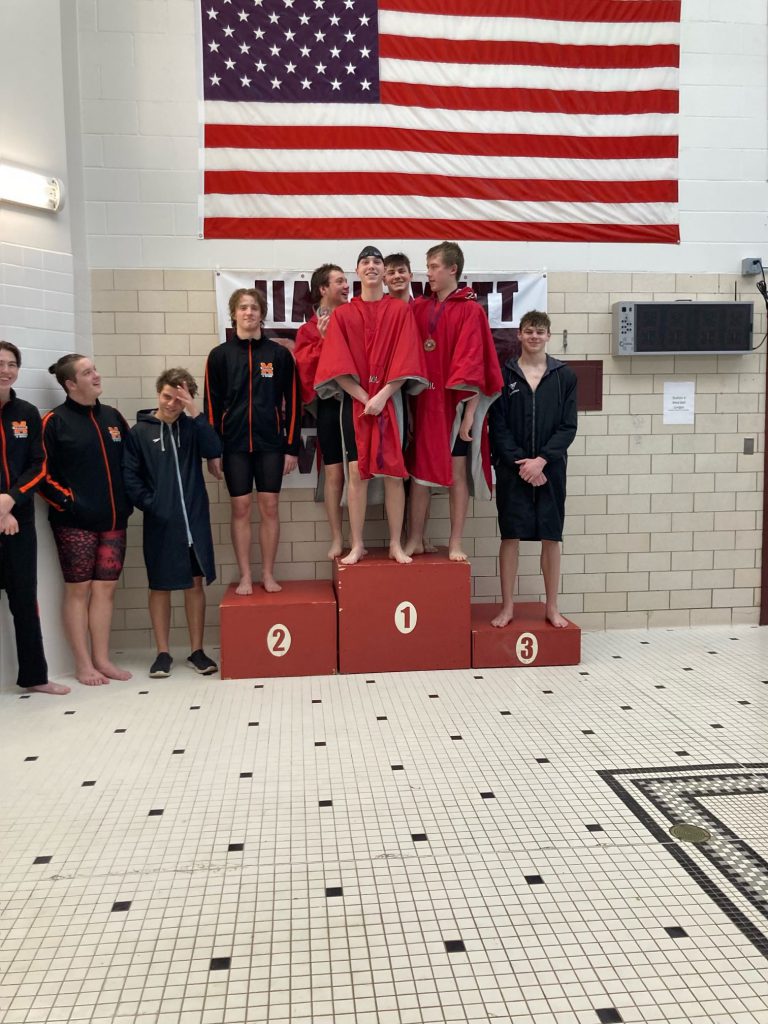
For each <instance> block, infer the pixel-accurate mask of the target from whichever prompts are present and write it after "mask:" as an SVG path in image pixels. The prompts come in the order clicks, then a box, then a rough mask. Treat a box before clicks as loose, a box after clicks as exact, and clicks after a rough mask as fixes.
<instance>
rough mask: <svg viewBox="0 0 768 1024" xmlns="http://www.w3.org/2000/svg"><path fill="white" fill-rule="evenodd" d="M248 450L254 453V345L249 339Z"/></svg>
mask: <svg viewBox="0 0 768 1024" xmlns="http://www.w3.org/2000/svg"><path fill="white" fill-rule="evenodd" d="M248 451H249V452H251V453H253V346H252V345H251V340H250V338H249V339H248Z"/></svg>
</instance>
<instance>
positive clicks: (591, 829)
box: [587, 825, 605, 832]
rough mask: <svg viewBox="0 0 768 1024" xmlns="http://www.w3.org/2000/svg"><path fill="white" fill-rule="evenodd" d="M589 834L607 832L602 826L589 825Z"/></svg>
mask: <svg viewBox="0 0 768 1024" xmlns="http://www.w3.org/2000/svg"><path fill="white" fill-rule="evenodd" d="M587 832H605V829H604V828H603V826H602V825H587Z"/></svg>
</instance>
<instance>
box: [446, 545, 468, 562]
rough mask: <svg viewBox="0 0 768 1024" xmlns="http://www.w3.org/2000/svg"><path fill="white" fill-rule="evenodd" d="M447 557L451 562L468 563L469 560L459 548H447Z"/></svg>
mask: <svg viewBox="0 0 768 1024" xmlns="http://www.w3.org/2000/svg"><path fill="white" fill-rule="evenodd" d="M448 557H449V558H450V560H451V561H452V562H468V561H469V559H468V558H467V556H466V554H465V553H464V552H463V551H462V550H461V548H452V547H450V546H449V548H448Z"/></svg>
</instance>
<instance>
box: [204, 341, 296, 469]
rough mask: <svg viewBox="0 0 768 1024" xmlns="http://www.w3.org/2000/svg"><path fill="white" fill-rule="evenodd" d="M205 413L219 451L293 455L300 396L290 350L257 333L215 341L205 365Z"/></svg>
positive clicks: (225, 452)
mask: <svg viewBox="0 0 768 1024" xmlns="http://www.w3.org/2000/svg"><path fill="white" fill-rule="evenodd" d="M205 413H206V416H207V417H208V422H209V423H210V424H211V426H212V427H213V428H214V429H215V430H216V432H217V433H218V435H219V437H220V438H221V442H222V446H223V448H224V454H225V455H229V454H232V453H234V452H282V453H283V454H286V455H298V454H299V442H300V440H301V430H300V418H301V399H300V398H299V395H298V378H297V375H296V367H295V366H294V362H293V356H292V355H291V353H290V352H289V351H288V349H287V348H284V347H283V346H282V345H279V344H278V343H277V342H275V341H271V340H270V339H269V338H265V337H263V336H262V337H261V338H246V339H243V338H238V337H234V338H232V339H231V340H230V341H225V342H224V344H223V345H217V347H216V348H214V349H212V351H211V353H210V355H209V356H208V362H207V364H206V367H205Z"/></svg>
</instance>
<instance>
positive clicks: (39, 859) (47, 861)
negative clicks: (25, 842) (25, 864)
mask: <svg viewBox="0 0 768 1024" xmlns="http://www.w3.org/2000/svg"><path fill="white" fill-rule="evenodd" d="M52 860H53V858H52V857H35V859H34V860H33V861H32V863H33V864H50V863H51V861H52Z"/></svg>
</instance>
